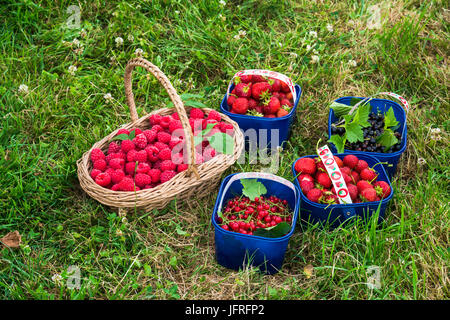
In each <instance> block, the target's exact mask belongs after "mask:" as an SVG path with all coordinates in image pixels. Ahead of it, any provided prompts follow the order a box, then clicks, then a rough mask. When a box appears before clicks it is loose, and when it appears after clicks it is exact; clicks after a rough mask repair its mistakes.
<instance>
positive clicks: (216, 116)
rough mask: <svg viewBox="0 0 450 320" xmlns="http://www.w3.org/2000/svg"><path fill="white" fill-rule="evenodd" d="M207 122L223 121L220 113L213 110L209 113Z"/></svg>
mask: <svg viewBox="0 0 450 320" xmlns="http://www.w3.org/2000/svg"><path fill="white" fill-rule="evenodd" d="M206 119H207V120H210V119H212V120H216V121H217V122H220V121H221V120H222V117H221V116H220V113H218V112H217V111H216V110H212V111H211V112H209V114H208V117H206Z"/></svg>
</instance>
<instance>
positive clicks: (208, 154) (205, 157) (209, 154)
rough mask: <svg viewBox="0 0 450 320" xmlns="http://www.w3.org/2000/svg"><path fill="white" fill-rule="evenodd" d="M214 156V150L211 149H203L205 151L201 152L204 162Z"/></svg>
mask: <svg viewBox="0 0 450 320" xmlns="http://www.w3.org/2000/svg"><path fill="white" fill-rule="evenodd" d="M215 156H216V150H214V149H213V148H211V147H208V148H205V150H204V151H203V160H204V161H205V162H206V161H209V160H211V159H212V158H214V157H215Z"/></svg>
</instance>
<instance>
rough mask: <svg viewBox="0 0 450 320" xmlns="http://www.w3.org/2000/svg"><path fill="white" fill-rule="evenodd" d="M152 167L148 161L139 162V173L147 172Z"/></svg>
mask: <svg viewBox="0 0 450 320" xmlns="http://www.w3.org/2000/svg"><path fill="white" fill-rule="evenodd" d="M150 169H151V166H150V165H149V164H148V163H145V162H144V163H139V164H138V166H137V169H136V172H137V173H147V172H149V171H150Z"/></svg>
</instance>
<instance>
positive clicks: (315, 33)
mask: <svg viewBox="0 0 450 320" xmlns="http://www.w3.org/2000/svg"><path fill="white" fill-rule="evenodd" d="M309 35H310V36H312V37H314V38H317V32H316V31H310V32H309Z"/></svg>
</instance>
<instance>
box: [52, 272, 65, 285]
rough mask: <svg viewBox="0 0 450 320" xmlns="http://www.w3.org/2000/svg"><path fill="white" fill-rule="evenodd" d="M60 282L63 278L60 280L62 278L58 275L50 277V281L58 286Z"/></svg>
mask: <svg viewBox="0 0 450 320" xmlns="http://www.w3.org/2000/svg"><path fill="white" fill-rule="evenodd" d="M62 280H63V278H62V276H61V275H60V274H59V273H55V274H54V275H53V276H52V281H53V282H55V283H57V284H60V283H61V282H62Z"/></svg>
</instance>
